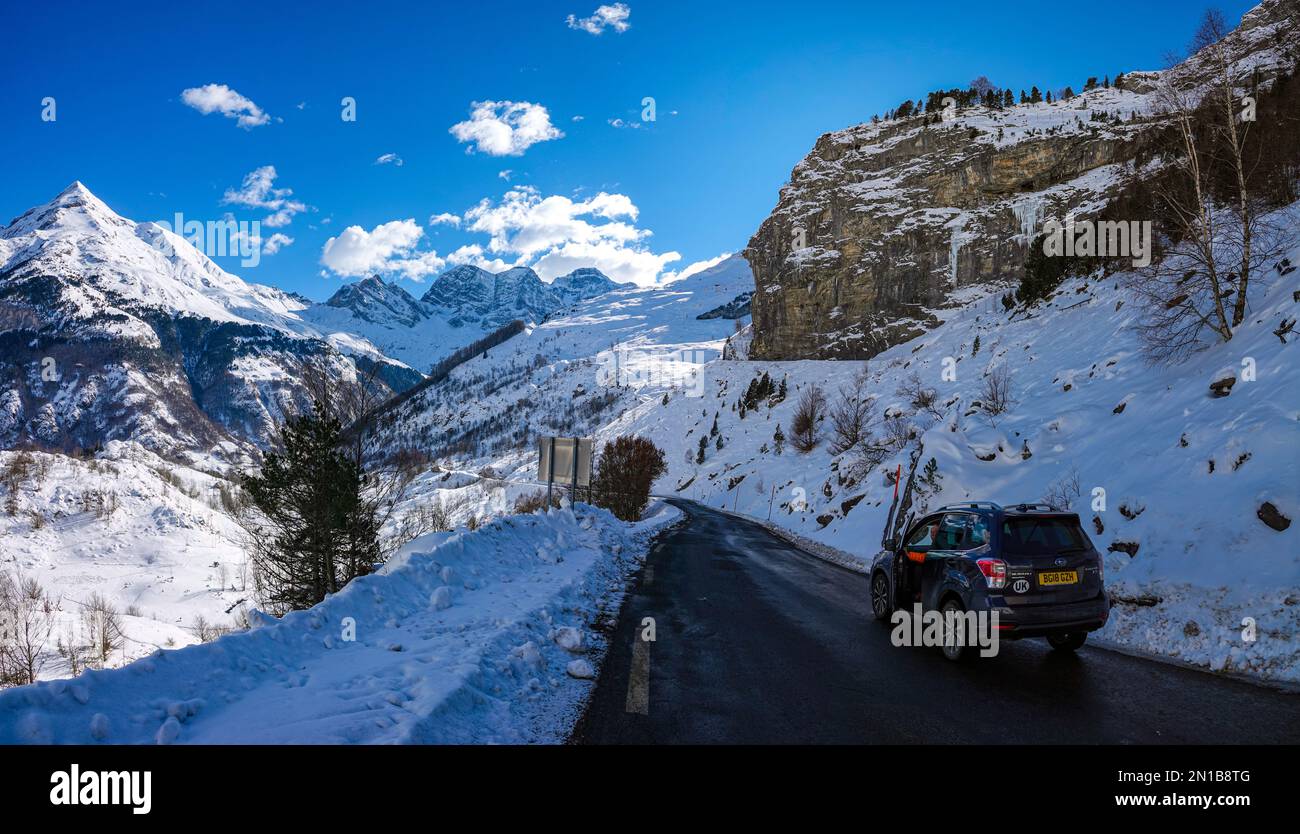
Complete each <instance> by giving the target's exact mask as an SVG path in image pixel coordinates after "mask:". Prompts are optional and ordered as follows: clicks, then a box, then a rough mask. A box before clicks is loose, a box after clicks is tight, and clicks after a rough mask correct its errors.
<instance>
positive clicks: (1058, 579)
mask: <svg viewBox="0 0 1300 834" xmlns="http://www.w3.org/2000/svg"><path fill="white" fill-rule="evenodd" d="M1078 581H1079V572H1078V571H1077V570H1049V571H1044V572H1043V573H1040V574H1038V584H1039V586H1040V587H1041V586H1043V585H1073V584H1074V583H1076V582H1078Z"/></svg>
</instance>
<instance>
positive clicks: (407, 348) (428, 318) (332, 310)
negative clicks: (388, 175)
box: [301, 264, 630, 371]
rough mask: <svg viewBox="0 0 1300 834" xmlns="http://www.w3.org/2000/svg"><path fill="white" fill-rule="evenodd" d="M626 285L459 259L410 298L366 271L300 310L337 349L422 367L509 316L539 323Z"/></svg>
mask: <svg viewBox="0 0 1300 834" xmlns="http://www.w3.org/2000/svg"><path fill="white" fill-rule="evenodd" d="M628 286H630V285H628V284H618V283H615V282H614V281H611V280H610V279H609V278H607V277H606V276H605V275H604V274H603V273H602V272H600V270H597V269H592V268H584V269H578V270H575V271H574V272H572V273H570V274H568V275H564V276H561V277H559V278H556V279H555V280H554V281H553V282H552V283H550V284H546V283H544V282H543V281H542V280H541V278H539V277H538V276H537V273H535V272H534V271H533V270H531V269H528V268H527V267H515V268H514V269H509V270H506V271H504V272H501V273H496V274H494V273H491V272H488V271H487V270H485V269H481V268H479V267H477V266H471V265H469V264H462V265H460V266H455V267H452V268H451V269H449V270H447V271H446V272H444V273H442V274H441V275H439V276H438V278H437V279H436V280H434V282H433V283H432V284H431V285H430V286H429V289H428V290H427V291H425V293H424V295H423V296H421V297H420V298H419V299H418V300H417V299H416V298H415V297H414V296H412V295H411V294H410V293H409V292H407V291H406V290H405V289H404V288H403V287H401V286H400V285H398V284H396V283H390V282H387V281H384V280H383V279H382V278H380V277H379V276H372V277H370V278H366V279H364V280H361V281H357V282H355V283H352V284H347V285H345V286H344V287H342V288H341V289H339V291H338V292H336V293H335V294H334V295H333V296H332V297H331V298H330V299H329V300H328V301H326V302H325V303H324V304H316V305H312V306H310V307H307V308H306V309H304V310H302V311H301V315H302V318H303V319H304V320H305V321H307V322H310V323H311V324H312V325H313V326H314V327H316V328H317V329H319V330H320V331H321V332H322V333H325V334H328V336H329V338H330V339H331V340H332V341H334V342H335V343H336V344H338V345H340V347H342V346H345V345H346V344H347V343H348V342H349V341H350V340H353V339H357V338H359V339H361V340H363V341H364V342H366V343H368V344H370V345H373V346H374V347H375V348H376V349H377V350H378V351H380V352H382V353H383V354H384V355H386V356H390V357H393V358H394V359H397V360H400V361H401V362H403V363H405V364H407V365H409V366H411V367H412V368H418V369H420V370H422V371H428V369H429V367H430V366H432V365H433V364H434V363H435V362H437V361H438V360H440V359H443V358H445V357H446V356H448V355H449V354H451V353H452V352H454V351H456V350H458V349H459V348H462V347H464V346H465V345H468V344H469V343H471V342H473V341H475V340H476V339H479V338H481V337H482V336H483V335H484V334H485V333H488V332H490V331H492V330H495V329H497V328H498V327H501V326H502V325H505V324H508V323H509V322H511V321H515V320H520V321H523V322H525V323H537V322H541V321H544V320H545V319H546V318H547V317H548V316H551V315H553V314H554V313H556V312H557V311H558V310H561V309H564V308H565V307H568V306H571V305H572V304H575V303H577V302H579V301H582V300H585V299H588V298H594V297H596V296H598V295H601V294H603V293H607V292H611V291H613V290H616V289H622V288H626V287H628Z"/></svg>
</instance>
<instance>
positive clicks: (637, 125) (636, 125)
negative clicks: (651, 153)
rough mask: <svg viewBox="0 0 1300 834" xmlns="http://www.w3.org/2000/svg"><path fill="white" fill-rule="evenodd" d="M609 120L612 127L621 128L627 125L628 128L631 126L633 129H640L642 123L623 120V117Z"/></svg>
mask: <svg viewBox="0 0 1300 834" xmlns="http://www.w3.org/2000/svg"><path fill="white" fill-rule="evenodd" d="M608 121H609V124H610V127H613V128H619V129H621V128H625V127H626V128H631V129H632V130H640V129H641V123H640V122H625V121H623V120H622V119H609V120H608Z"/></svg>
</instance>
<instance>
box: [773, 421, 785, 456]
mask: <svg viewBox="0 0 1300 834" xmlns="http://www.w3.org/2000/svg"><path fill="white" fill-rule="evenodd" d="M772 446H773V447H774V450H775V451H776V453H777V454H778V455H779V454H781V452H782V451H783V450H784V449H785V432H783V431H781V424H780V423H777V424H776V431H775V432H773V433H772Z"/></svg>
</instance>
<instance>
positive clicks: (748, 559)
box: [572, 500, 1300, 744]
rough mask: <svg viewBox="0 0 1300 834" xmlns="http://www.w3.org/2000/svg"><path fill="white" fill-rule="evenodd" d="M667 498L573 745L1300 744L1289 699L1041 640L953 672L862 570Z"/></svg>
mask: <svg viewBox="0 0 1300 834" xmlns="http://www.w3.org/2000/svg"><path fill="white" fill-rule="evenodd" d="M672 503H673V504H674V505H676V506H678V507H680V508H681V509H683V510H684V511H686V512H687V513H688V514H689V515H690V519H689V521H688V522H687V523H686V524H684V525H682V526H680V527H677V528H675V529H673V530H671V531H669V532H668V533H666V534H665V535H664V536H663V537H661V538H660V540H659V541H658V542H657V543H656V544H655V546H654V547H653V548H652V549H651V551H650V554H649V557H648V559H647V562H646V565H645V567H644V568H643V569H642V571H641V572H640V573H639V574H638V575H637V577H636V578H635V580H634V583H633V587H632V588H631V589H630V590H629V592H628V596H627V599H626V601H625V602H624V605H623V609H622V611H621V613H620V616H619V620H618V624H617V626H616V628H615V631H614V633H613V635H612V636H611V643H610V648H609V653H608V655H607V657H606V659H605V662H604V664H603V666H602V669H601V672H600V676H599V678H598V680H597V683H596V687H595V690H594V692H593V694H592V698H591V701H590V703H589V706H588V709H587V712H586V714H585V715H584V717H583V718H582V720H581V721H579V723H578V726H577V727H576V728H575V730H574V733H573V736H572V740H573V741H574V742H576V743H589V744H673V743H680V744H719V743H804V744H808V743H811V744H819V743H894V744H900V743H901V744H916V743H929V744H952V743H958V744H960V743H1091V744H1161V743H1165V744H1189V743H1288V742H1289V743H1296V742H1300V696H1297V695H1295V694H1291V693H1286V692H1279V691H1275V690H1272V689H1267V688H1264V687H1259V686H1254V685H1251V684H1248V683H1243V682H1239V681H1235V680H1231V679H1227V678H1221V677H1217V676H1214V675H1211V674H1208V673H1203V672H1198V671H1195V670H1190V669H1184V668H1181V667H1177V666H1171V665H1167V664H1162V663H1156V662H1153V661H1149V660H1144V659H1141V658H1136V657H1130V656H1127V655H1123V654H1118V653H1115V652H1110V651H1105V650H1103V649H1096V648H1088V647H1085V648H1084V649H1083V650H1081V651H1080V652H1079V653H1078V654H1077V655H1074V656H1071V655H1061V654H1057V653H1055V652H1052V651H1050V650H1049V649H1048V648H1047V644H1046V641H1043V640H1025V641H1021V642H1005V643H1003V644H1002V646H1001V651H1000V653H999V654H998V656H997V657H994V658H987V659H979V658H977V659H975V660H973V661H970V662H963V663H959V664H954V663H950V662H948V661H946V660H944V659H943V657H942V656H941V655H940V654H939V653H938V651H937V650H934V649H914V648H895V647H894V646H893V645H892V644H891V643H890V640H889V627H888V626H886V625H883V624H881V623H879V622H876V621H874V620H872V619H871V614H870V603H869V596H868V587H867V578H866V577H865V576H862V575H859V574H856V573H853V572H851V571H847V570H844V569H842V568H839V567H836V566H835V565H832V564H829V563H827V562H825V561H822V560H820V559H817V558H816V557H813V556H811V555H809V554H807V553H805V552H803V551H801V550H799V549H798V548H796V547H794V546H793V545H791V544H789V543H788V542H786V541H784V540H782V539H780V538H778V537H776V536H774V535H773V534H771V533H770V532H768V531H767V530H766V529H764V528H763V527H762V526H760V525H758V524H754V523H752V522H749V521H745V520H743V519H739V518H736V517H735V516H730V515H726V514H724V513H719V512H717V511H716V510H711V509H709V508H707V507H703V506H701V505H699V504H695V503H693V502H687V501H679V500H673V501H672ZM645 617H652V618H654V621H655V641H654V642H652V643H644V642H643V645H642V646H641V647H640V648H639V649H636V650H635V651H634V644H635V643H637V642H638V641H639V637H640V634H641V631H642V622H643V618H645Z"/></svg>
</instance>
